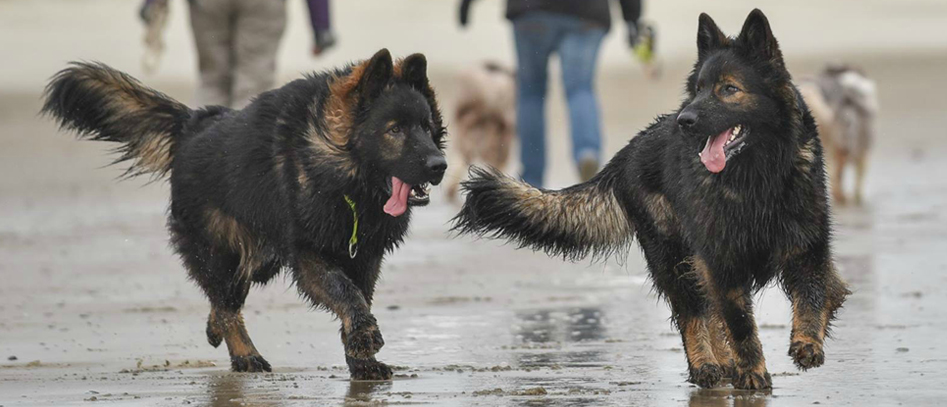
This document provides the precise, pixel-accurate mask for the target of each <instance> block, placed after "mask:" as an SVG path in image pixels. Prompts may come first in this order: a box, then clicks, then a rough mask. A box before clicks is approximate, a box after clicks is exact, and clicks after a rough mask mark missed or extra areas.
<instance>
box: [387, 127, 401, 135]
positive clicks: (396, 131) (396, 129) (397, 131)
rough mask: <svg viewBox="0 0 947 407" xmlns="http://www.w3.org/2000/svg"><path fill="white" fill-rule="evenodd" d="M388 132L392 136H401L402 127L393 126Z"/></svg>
mask: <svg viewBox="0 0 947 407" xmlns="http://www.w3.org/2000/svg"><path fill="white" fill-rule="evenodd" d="M388 132H389V133H391V134H401V126H398V125H395V126H391V128H390V129H388Z"/></svg>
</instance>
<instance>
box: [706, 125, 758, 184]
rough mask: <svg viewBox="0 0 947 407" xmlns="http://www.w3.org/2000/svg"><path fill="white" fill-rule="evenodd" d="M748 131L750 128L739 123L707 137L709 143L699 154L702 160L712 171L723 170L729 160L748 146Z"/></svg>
mask: <svg viewBox="0 0 947 407" xmlns="http://www.w3.org/2000/svg"><path fill="white" fill-rule="evenodd" d="M747 133H749V130H747V129H745V128H744V127H743V125H741V124H738V125H736V126H733V127H731V128H729V129H727V130H725V131H724V132H723V133H720V134H718V135H716V136H710V137H707V144H705V145H704V149H703V150H702V151H701V152H700V153H698V154H697V155H699V156H700V162H701V163H703V164H704V166H705V167H707V170H708V171H710V172H712V173H718V172H720V171H723V169H724V167H726V166H727V161H728V160H730V159H731V158H733V157H734V156H736V155H737V154H739V153H740V151H741V150H743V147H746V136H747Z"/></svg>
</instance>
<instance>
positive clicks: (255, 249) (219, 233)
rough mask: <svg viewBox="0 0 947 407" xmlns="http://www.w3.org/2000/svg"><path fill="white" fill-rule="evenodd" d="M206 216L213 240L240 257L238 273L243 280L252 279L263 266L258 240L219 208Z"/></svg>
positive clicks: (208, 211)
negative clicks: (255, 272)
mask: <svg viewBox="0 0 947 407" xmlns="http://www.w3.org/2000/svg"><path fill="white" fill-rule="evenodd" d="M205 215H206V222H207V231H208V232H209V233H210V235H211V236H212V237H213V238H216V239H218V241H219V242H221V243H223V244H226V245H227V246H229V247H230V248H231V249H233V250H235V251H236V252H237V253H238V254H239V255H240V264H239V266H237V273H238V274H239V275H240V277H241V278H244V279H250V277H252V274H253V272H254V271H255V270H256V269H258V268H259V267H260V266H261V265H262V259H261V258H260V257H261V253H260V251H261V250H260V247H259V245H258V244H257V242H256V240H255V239H254V238H253V237H252V236H251V235H250V233H249V231H247V230H246V228H244V227H243V225H241V224H240V223H238V222H237V220H236V219H234V218H233V217H232V216H229V215H227V214H224V213H223V212H221V211H220V210H219V209H217V208H211V209H209V210H207V212H206V214H205Z"/></svg>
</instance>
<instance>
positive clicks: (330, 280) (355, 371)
mask: <svg viewBox="0 0 947 407" xmlns="http://www.w3.org/2000/svg"><path fill="white" fill-rule="evenodd" d="M294 277H295V280H296V287H297V288H298V289H299V291H300V292H301V293H302V294H303V295H305V296H306V297H308V298H309V299H310V301H312V303H313V304H314V305H316V306H323V307H326V308H328V309H329V310H330V311H332V312H333V313H335V315H337V316H338V317H339V319H340V320H342V344H343V346H344V347H345V360H346V362H347V364H348V365H349V370H350V373H351V375H352V379H355V380H388V379H391V369H390V368H389V367H388V366H386V365H385V364H383V363H381V362H378V361H377V360H375V356H374V355H375V353H377V352H378V351H379V350H380V349H381V347H382V346H384V344H385V341H384V340H383V339H382V336H381V331H380V330H379V329H378V323H377V322H376V321H375V316H374V315H372V313H371V310H370V308H369V303H368V301H366V299H365V297H364V295H363V294H362V291H361V290H359V288H358V287H357V286H356V285H355V283H353V282H352V280H351V279H349V277H348V276H346V275H345V272H343V271H342V270H341V269H339V268H338V267H335V266H332V265H330V264H328V263H327V262H325V261H323V260H322V259H321V258H319V257H318V256H316V255H314V254H302V255H300V260H299V262H298V265H297V267H296V269H295V270H294Z"/></svg>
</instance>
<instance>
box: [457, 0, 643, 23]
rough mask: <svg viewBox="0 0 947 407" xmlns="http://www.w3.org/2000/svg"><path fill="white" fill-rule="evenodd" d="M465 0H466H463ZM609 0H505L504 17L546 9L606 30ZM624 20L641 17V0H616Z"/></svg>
mask: <svg viewBox="0 0 947 407" xmlns="http://www.w3.org/2000/svg"><path fill="white" fill-rule="evenodd" d="M465 1H467V0H465ZM609 2H610V0H507V2H506V18H508V19H510V20H511V21H512V20H516V19H517V18H518V17H520V16H522V15H524V14H526V13H529V12H531V11H547V12H551V13H557V14H566V15H571V16H576V17H579V18H581V19H584V20H588V21H589V22H592V23H595V24H598V25H601V26H602V27H604V28H605V29H606V30H607V29H608V28H609V27H610V26H611V25H612V18H611V13H610V12H609V9H608V6H609V4H608V3H609ZM618 2H619V3H621V14H622V17H623V18H624V20H625V21H628V22H632V23H637V21H638V18H639V17H641V0H618Z"/></svg>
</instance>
